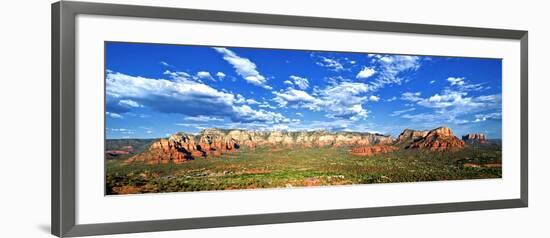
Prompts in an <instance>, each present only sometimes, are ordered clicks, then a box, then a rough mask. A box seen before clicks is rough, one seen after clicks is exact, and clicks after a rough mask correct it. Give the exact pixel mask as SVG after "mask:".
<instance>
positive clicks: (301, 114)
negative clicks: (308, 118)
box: [295, 112, 304, 117]
mask: <svg viewBox="0 0 550 238" xmlns="http://www.w3.org/2000/svg"><path fill="white" fill-rule="evenodd" d="M295 114H296V116H299V117H304V114H303V113H301V112H297V113H295Z"/></svg>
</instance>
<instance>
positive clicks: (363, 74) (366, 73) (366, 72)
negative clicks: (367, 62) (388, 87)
mask: <svg viewBox="0 0 550 238" xmlns="http://www.w3.org/2000/svg"><path fill="white" fill-rule="evenodd" d="M375 73H376V70H374V69H373V68H369V67H363V69H362V70H361V71H359V73H358V74H357V76H355V77H356V78H358V79H366V78H368V77H370V76H373V75H374V74H375Z"/></svg>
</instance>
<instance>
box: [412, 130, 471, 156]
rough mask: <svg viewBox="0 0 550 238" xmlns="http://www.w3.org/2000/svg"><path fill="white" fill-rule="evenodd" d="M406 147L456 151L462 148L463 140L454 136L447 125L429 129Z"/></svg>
mask: <svg viewBox="0 0 550 238" xmlns="http://www.w3.org/2000/svg"><path fill="white" fill-rule="evenodd" d="M405 148H406V149H427V150H431V151H457V150H460V149H462V148H464V141H462V140H460V139H458V138H457V137H456V136H454V134H453V132H452V131H451V129H450V128H448V127H439V128H436V129H433V130H431V131H429V132H428V133H427V134H426V136H424V137H422V138H420V139H417V140H415V141H414V142H412V143H411V144H409V145H407V146H406V147H405Z"/></svg>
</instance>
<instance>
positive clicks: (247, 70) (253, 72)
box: [214, 48, 272, 89]
mask: <svg viewBox="0 0 550 238" xmlns="http://www.w3.org/2000/svg"><path fill="white" fill-rule="evenodd" d="M214 50H216V51H217V52H218V53H220V54H222V55H223V59H224V60H225V61H227V62H228V63H229V64H231V65H232V66H233V68H235V71H236V72H237V74H238V75H240V76H241V77H243V79H244V80H245V81H246V82H248V83H250V84H253V85H256V86H259V87H263V88H265V89H272V88H271V87H270V86H269V85H267V79H266V78H265V77H264V76H263V75H261V74H260V72H258V70H257V69H256V64H254V62H252V61H250V60H249V59H247V58H243V57H240V56H238V55H237V54H235V52H233V51H231V50H228V49H226V48H214Z"/></svg>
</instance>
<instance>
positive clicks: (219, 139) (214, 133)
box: [126, 129, 393, 164]
mask: <svg viewBox="0 0 550 238" xmlns="http://www.w3.org/2000/svg"><path fill="white" fill-rule="evenodd" d="M391 143H393V139H392V138H391V137H390V136H385V135H379V134H371V133H358V132H335V133H331V132H327V131H300V132H287V131H269V132H266V131H245V130H220V129H206V130H203V131H202V132H201V133H200V134H199V135H190V134H185V133H176V134H174V135H171V136H170V137H169V138H167V139H164V138H163V139H160V140H158V141H156V142H154V143H153V144H152V145H151V146H150V147H149V149H148V150H146V151H144V152H142V153H140V154H138V155H136V156H133V157H131V158H129V159H128V160H126V163H131V162H136V161H140V162H146V163H149V164H158V163H168V162H174V163H182V162H185V161H187V160H193V159H196V158H200V157H208V156H219V155H221V154H222V153H228V152H232V151H235V150H238V149H240V148H242V147H244V148H248V149H255V148H256V147H258V146H278V147H280V146H283V147H292V146H300V147H326V146H334V147H340V146H368V145H374V144H391Z"/></svg>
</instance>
